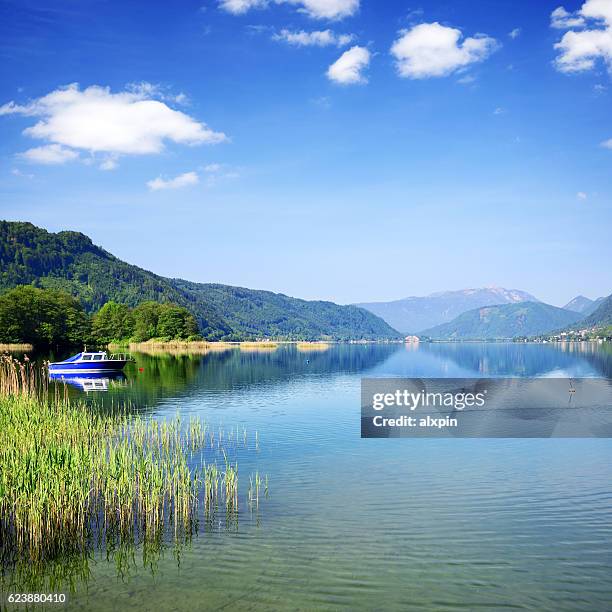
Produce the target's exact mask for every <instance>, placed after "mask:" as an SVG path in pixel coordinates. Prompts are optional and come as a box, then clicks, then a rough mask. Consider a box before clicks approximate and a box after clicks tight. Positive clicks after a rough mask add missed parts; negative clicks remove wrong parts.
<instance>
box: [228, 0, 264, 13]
mask: <svg viewBox="0 0 612 612" xmlns="http://www.w3.org/2000/svg"><path fill="white" fill-rule="evenodd" d="M266 6H268V2H267V0H219V7H220V8H222V9H223V10H224V11H227V12H228V13H232V15H243V14H244V13H246V12H248V11H250V10H251V9H254V8H265V7H266Z"/></svg>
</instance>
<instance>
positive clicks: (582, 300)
mask: <svg viewBox="0 0 612 612" xmlns="http://www.w3.org/2000/svg"><path fill="white" fill-rule="evenodd" d="M605 299H606V298H605V297H600V298H597V299H596V300H591V299H589V298H588V297H584V295H578V296H576V297H575V298H574V299H573V300H570V301H569V302H568V303H567V304H566V305H565V306H564V307H563V308H565V310H572V311H573V312H579V313H580V314H582V315H583V316H585V317H586V316H588V315H590V314H592V313H594V312H595V311H596V310H597V308H599V306H600V304H601V303H602V302H603V301H604V300H605Z"/></svg>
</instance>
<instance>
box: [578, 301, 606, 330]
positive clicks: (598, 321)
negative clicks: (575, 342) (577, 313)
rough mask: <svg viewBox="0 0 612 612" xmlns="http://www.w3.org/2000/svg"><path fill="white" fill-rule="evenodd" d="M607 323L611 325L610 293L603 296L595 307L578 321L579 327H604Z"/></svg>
mask: <svg viewBox="0 0 612 612" xmlns="http://www.w3.org/2000/svg"><path fill="white" fill-rule="evenodd" d="M607 325H612V295H609V296H608V297H607V298H603V300H601V302H600V303H599V306H598V307H597V309H596V310H595V311H594V312H593V313H591V314H590V315H589V316H588V317H586V318H585V319H582V321H580V325H579V327H581V328H590V327H605V326H607ZM574 327H575V326H574Z"/></svg>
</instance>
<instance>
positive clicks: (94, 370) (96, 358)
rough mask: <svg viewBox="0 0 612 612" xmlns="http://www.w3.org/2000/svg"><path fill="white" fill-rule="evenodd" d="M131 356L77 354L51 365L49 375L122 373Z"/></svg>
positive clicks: (101, 352)
mask: <svg viewBox="0 0 612 612" xmlns="http://www.w3.org/2000/svg"><path fill="white" fill-rule="evenodd" d="M128 361H133V359H132V358H131V357H130V356H129V355H125V354H119V355H109V354H108V353H107V352H106V351H98V352H91V353H90V352H83V353H77V354H76V355H73V356H72V357H69V358H68V359H65V360H64V361H58V362H55V363H50V364H49V374H51V375H54V374H73V375H74V374H105V373H110V372H121V371H122V370H123V368H124V367H125V364H126V363H128Z"/></svg>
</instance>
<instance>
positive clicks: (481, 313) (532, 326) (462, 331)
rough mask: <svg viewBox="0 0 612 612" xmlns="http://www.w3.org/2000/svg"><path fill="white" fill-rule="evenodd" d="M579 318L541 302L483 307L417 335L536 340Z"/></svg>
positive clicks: (433, 337)
mask: <svg viewBox="0 0 612 612" xmlns="http://www.w3.org/2000/svg"><path fill="white" fill-rule="evenodd" d="M581 316H582V315H580V314H579V313H577V312H572V311H570V310H564V309H563V308H557V307H556V306H550V305H549V304H543V303H542V302H522V303H518V304H503V305H501V306H486V307H484V308H475V309H474V310H470V311H468V312H464V313H463V314H461V315H459V316H458V317H457V318H456V319H454V320H453V321H451V322H450V323H443V324H442V325H438V326H436V327H433V328H431V329H428V330H425V331H423V332H422V334H421V335H423V336H429V337H430V338H432V339H434V340H493V339H501V338H515V337H517V336H536V335H538V334H544V333H547V332H549V331H554V330H557V329H561V328H563V327H565V326H567V325H569V324H571V323H574V322H575V321H577V320H578V319H580V318H581Z"/></svg>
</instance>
